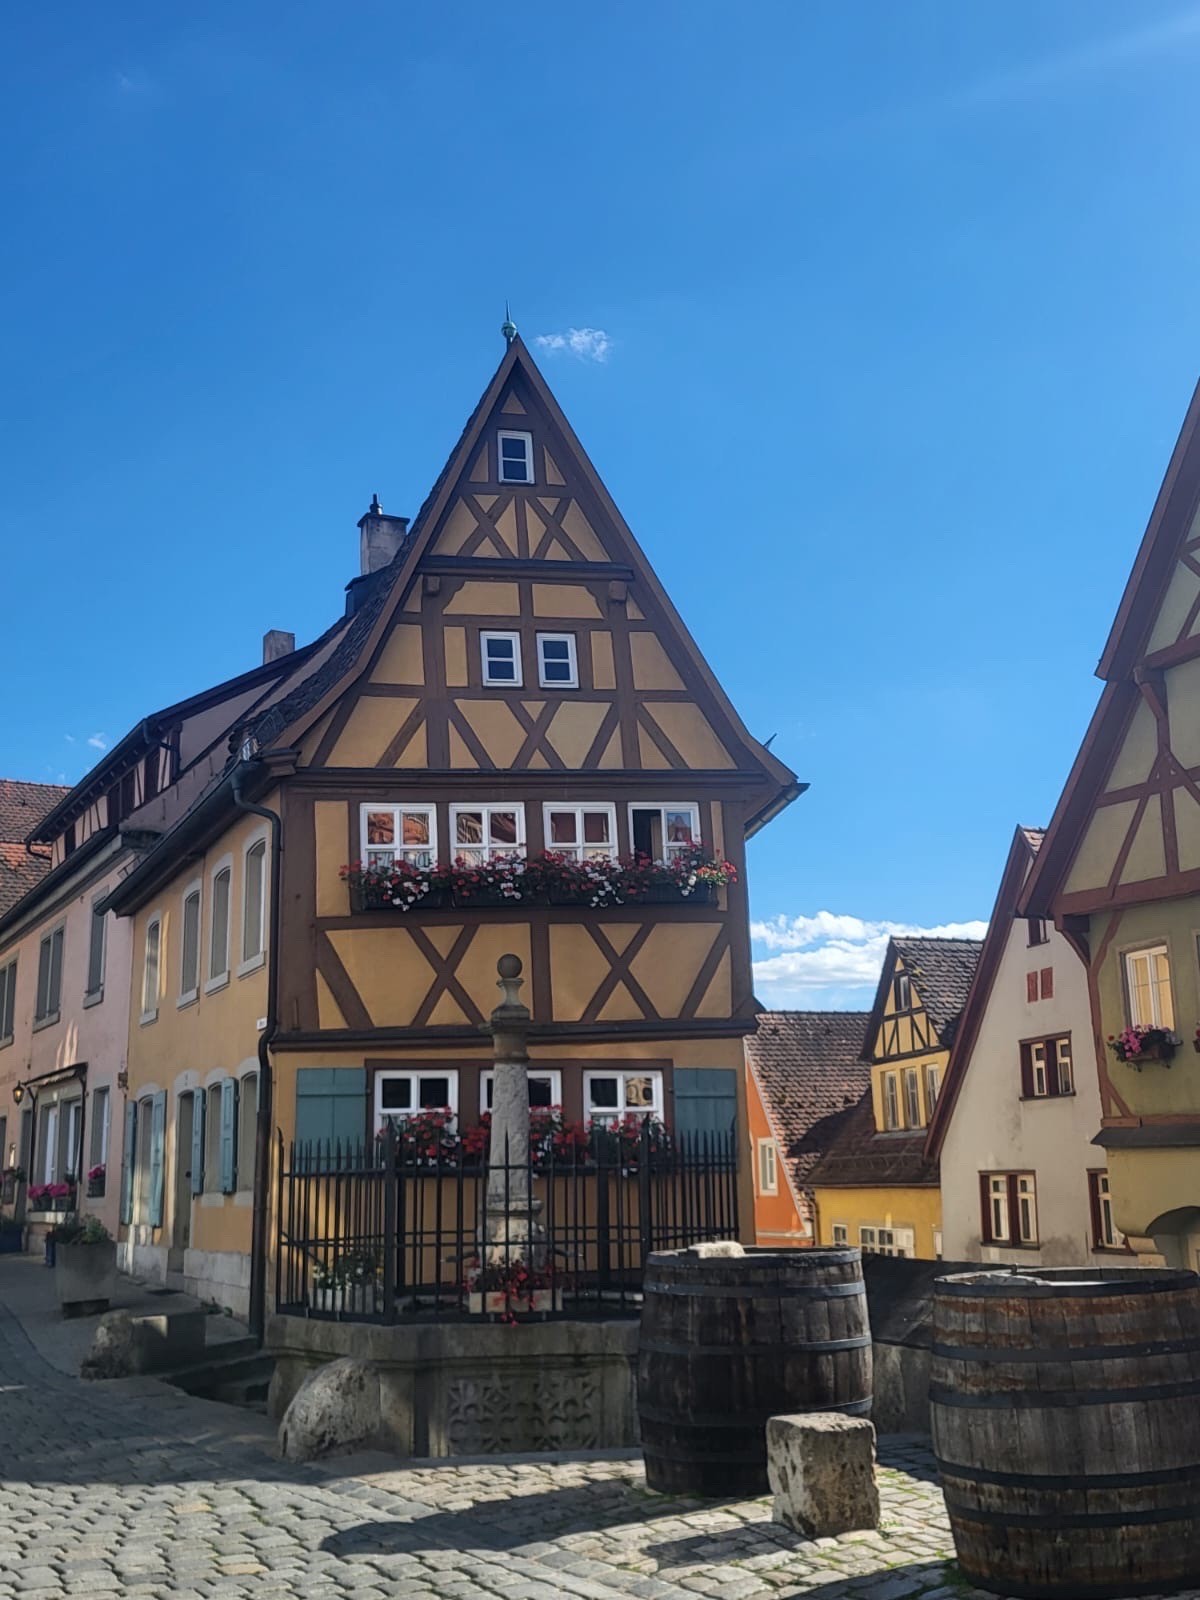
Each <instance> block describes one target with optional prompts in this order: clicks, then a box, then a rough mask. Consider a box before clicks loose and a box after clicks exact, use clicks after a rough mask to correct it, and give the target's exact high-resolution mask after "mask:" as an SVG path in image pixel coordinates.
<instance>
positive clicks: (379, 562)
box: [358, 494, 408, 577]
mask: <svg viewBox="0 0 1200 1600" xmlns="http://www.w3.org/2000/svg"><path fill="white" fill-rule="evenodd" d="M407 532H408V518H407V517H389V516H388V515H387V513H386V512H385V511H384V509H383V507H382V506H381V505H380V504H379V496H378V495H377V494H376V495H372V496H371V509H370V510H369V511H368V512H367V514H366V516H365V517H360V518H359V520H358V533H359V541H358V547H359V573H360V574H361V575H362V576H363V577H365V576H366V575H367V573H368V572H378V571H379V569H380V568H381V567H386V566H387V565H388V563H389V562H390V561H391V560H392V558H393V557H394V556H395V554H396V552H397V550H399V548H400V546H401V545H402V544H403V543H404V536H405V534H406V533H407Z"/></svg>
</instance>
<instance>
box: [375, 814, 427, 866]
mask: <svg viewBox="0 0 1200 1600" xmlns="http://www.w3.org/2000/svg"><path fill="white" fill-rule="evenodd" d="M380 811H390V812H391V813H392V833H393V835H394V837H395V839H396V843H394V844H390V845H388V844H368V843H367V818H368V816H370V815H371V814H372V813H377V812H380ZM406 811H407V812H409V813H411V815H413V816H417V815H420V816H423V817H424V818H425V820H426V821H427V822H428V824H429V843H428V844H405V843H404V840H403V835H404V826H403V816H404V813H405V812H406ZM358 842H359V854H360V858H361V860H362V864H363V866H364V867H365V866H367V865H369V864H370V862H371V859H372V857H376V858H377V857H380V856H383V855H388V856H390V857H391V859H392V861H393V862H397V861H404V862H408V863H409V864H410V865H413V866H424V865H425V863H424V862H422V861H419V860H417V859H416V858H417V857H419V856H428V857H429V863H428V864H429V865H430V866H431V867H436V866H437V860H438V825H437V806H436V805H434V804H433V803H432V802H431V801H428V800H417V801H414V802H413V803H412V804H411V805H410V804H408V803H407V802H406V801H403V800H385V801H380V802H379V803H376V802H374V801H371V800H366V801H364V802H363V804H362V805H361V806H360V807H359V812H358Z"/></svg>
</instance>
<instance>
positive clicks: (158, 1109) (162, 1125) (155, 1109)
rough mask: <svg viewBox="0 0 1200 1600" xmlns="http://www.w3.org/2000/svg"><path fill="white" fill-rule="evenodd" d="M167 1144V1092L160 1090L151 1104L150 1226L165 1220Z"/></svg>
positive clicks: (158, 1225)
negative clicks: (164, 1197)
mask: <svg viewBox="0 0 1200 1600" xmlns="http://www.w3.org/2000/svg"><path fill="white" fill-rule="evenodd" d="M166 1143H167V1091H166V1090H165V1089H160V1090H159V1092H158V1093H157V1094H156V1095H155V1096H154V1098H153V1100H152V1101H151V1102H150V1218H149V1220H150V1226H151V1227H152V1228H161V1227H162V1220H163V1164H164V1163H163V1157H164V1154H165V1151H166Z"/></svg>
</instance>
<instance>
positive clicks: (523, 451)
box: [496, 433, 533, 483]
mask: <svg viewBox="0 0 1200 1600" xmlns="http://www.w3.org/2000/svg"><path fill="white" fill-rule="evenodd" d="M496 451H497V456H498V461H499V472H498V476H499V479H500V482H501V483H532V482H533V435H532V434H531V433H500V434H498V435H497V445H496Z"/></svg>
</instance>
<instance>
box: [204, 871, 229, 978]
mask: <svg viewBox="0 0 1200 1600" xmlns="http://www.w3.org/2000/svg"><path fill="white" fill-rule="evenodd" d="M229 879H230V872H229V868H228V867H225V868H224V870H223V871H221V872H218V873H217V875H216V877H215V878H214V879H213V900H212V919H213V923H212V933H211V936H210V942H209V958H208V975H209V977H210V978H219V977H221V976H222V975H223V974H224V973H226V972H228V971H229Z"/></svg>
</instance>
